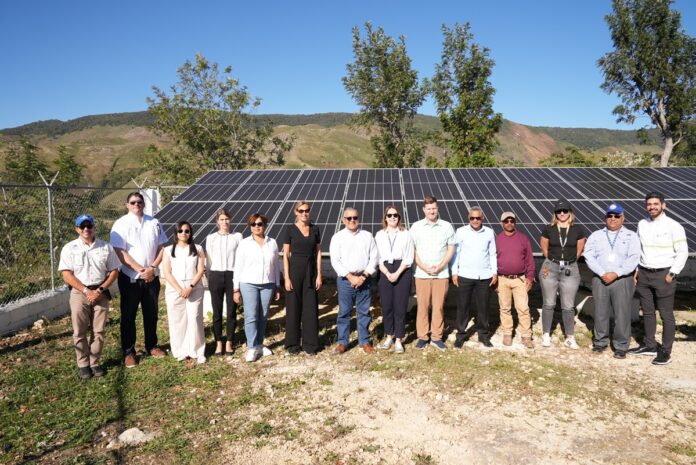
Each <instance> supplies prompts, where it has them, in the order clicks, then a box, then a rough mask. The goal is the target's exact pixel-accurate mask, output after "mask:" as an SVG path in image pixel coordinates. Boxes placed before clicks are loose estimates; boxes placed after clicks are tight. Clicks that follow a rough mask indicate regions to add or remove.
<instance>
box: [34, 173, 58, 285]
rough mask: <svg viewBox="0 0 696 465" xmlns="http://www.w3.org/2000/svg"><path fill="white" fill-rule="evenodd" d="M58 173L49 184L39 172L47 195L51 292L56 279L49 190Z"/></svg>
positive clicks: (51, 202) (51, 205)
mask: <svg viewBox="0 0 696 465" xmlns="http://www.w3.org/2000/svg"><path fill="white" fill-rule="evenodd" d="M58 173H60V171H58V172H57V173H56V174H55V176H53V179H51V182H50V183H49V182H47V181H46V178H44V177H43V174H41V172H40V171H39V176H41V180H42V181H43V183H44V184H45V185H46V191H47V193H48V195H47V196H46V197H47V203H48V247H49V256H50V257H51V291H55V290H56V278H55V257H54V255H55V252H54V251H53V197H52V196H51V188H52V187H53V183H54V182H55V181H56V178H57V177H58Z"/></svg>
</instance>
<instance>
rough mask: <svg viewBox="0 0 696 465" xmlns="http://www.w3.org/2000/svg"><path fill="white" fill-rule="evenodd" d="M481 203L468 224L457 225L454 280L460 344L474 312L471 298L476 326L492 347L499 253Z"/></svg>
mask: <svg viewBox="0 0 696 465" xmlns="http://www.w3.org/2000/svg"><path fill="white" fill-rule="evenodd" d="M483 220H484V216H483V210H482V209H481V207H471V209H470V210H469V224H468V225H466V226H462V227H461V228H459V229H457V233H456V234H455V236H454V242H455V246H456V252H455V255H454V260H453V261H452V284H454V285H455V286H456V287H457V339H456V341H455V343H454V346H455V347H457V348H460V347H462V346H463V345H464V342H465V341H466V327H467V325H468V324H469V319H470V314H471V303H472V302H471V299H472V297H473V298H474V300H475V304H476V330H477V332H478V339H479V342H480V343H481V344H483V346H484V347H493V344H491V334H490V330H489V329H488V300H489V297H490V289H491V287H494V286H495V285H496V283H497V282H498V257H497V255H496V248H495V234H494V233H493V230H492V229H491V228H489V227H487V226H484V225H483Z"/></svg>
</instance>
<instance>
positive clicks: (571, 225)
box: [539, 199, 587, 349]
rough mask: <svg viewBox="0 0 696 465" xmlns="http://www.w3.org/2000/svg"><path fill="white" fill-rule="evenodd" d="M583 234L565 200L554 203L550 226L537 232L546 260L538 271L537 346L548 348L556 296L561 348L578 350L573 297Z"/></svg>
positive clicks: (577, 283) (583, 244)
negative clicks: (539, 324)
mask: <svg viewBox="0 0 696 465" xmlns="http://www.w3.org/2000/svg"><path fill="white" fill-rule="evenodd" d="M586 237H587V236H586V234H585V230H584V228H583V227H582V226H580V225H577V224H575V215H573V209H572V208H571V206H570V203H569V202H568V201H567V200H565V199H559V200H558V201H556V203H555V204H554V207H553V218H551V224H549V225H547V226H546V227H545V228H544V230H543V231H542V232H541V239H540V240H539V242H540V245H541V252H542V254H544V257H545V258H546V260H544V264H543V265H542V266H541V270H540V271H539V283H540V284H541V294H542V298H543V305H542V311H541V322H542V328H543V334H542V337H541V345H542V346H544V347H550V346H551V325H552V323H553V313H554V310H555V309H556V294H559V295H560V298H561V313H562V317H563V327H564V329H565V345H566V347H569V348H571V349H578V348H579V347H578V344H577V342H576V341H575V295H576V294H577V292H578V287H579V286H580V272H579V271H578V263H577V260H578V258H580V256H581V255H582V249H583V247H584V246H585V240H586Z"/></svg>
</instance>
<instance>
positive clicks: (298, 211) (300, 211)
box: [297, 208, 309, 214]
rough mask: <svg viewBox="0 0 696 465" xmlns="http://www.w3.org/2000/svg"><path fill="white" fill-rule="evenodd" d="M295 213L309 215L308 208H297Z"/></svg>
mask: <svg viewBox="0 0 696 465" xmlns="http://www.w3.org/2000/svg"><path fill="white" fill-rule="evenodd" d="M297 213H300V214H302V213H309V208H298V209H297Z"/></svg>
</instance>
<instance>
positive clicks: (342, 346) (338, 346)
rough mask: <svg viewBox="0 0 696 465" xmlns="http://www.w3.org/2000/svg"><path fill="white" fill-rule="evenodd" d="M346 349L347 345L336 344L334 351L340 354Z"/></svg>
mask: <svg viewBox="0 0 696 465" xmlns="http://www.w3.org/2000/svg"><path fill="white" fill-rule="evenodd" d="M346 350H348V346H347V345H345V344H339V345H337V346H336V350H335V351H334V352H335V353H337V354H339V355H340V354H342V353H344V352H345V351H346Z"/></svg>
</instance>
